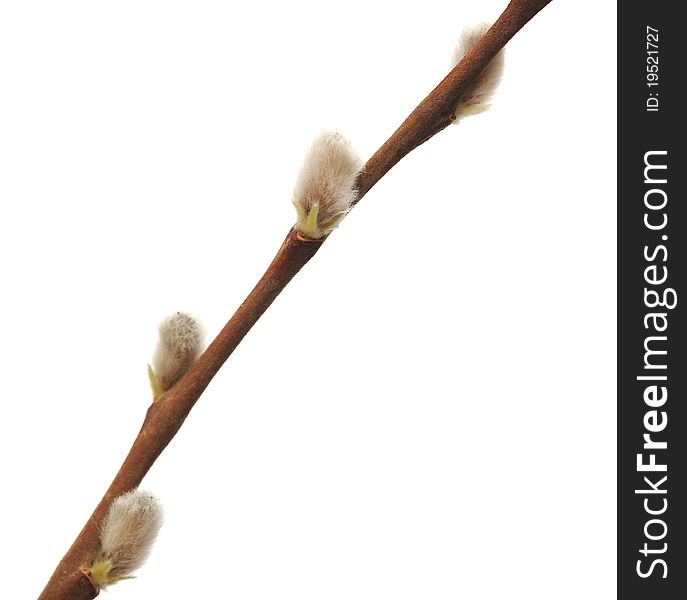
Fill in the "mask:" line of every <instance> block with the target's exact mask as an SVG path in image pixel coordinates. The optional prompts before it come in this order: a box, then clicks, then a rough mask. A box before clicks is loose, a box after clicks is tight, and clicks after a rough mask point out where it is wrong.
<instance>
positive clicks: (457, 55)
mask: <svg viewBox="0 0 687 600" xmlns="http://www.w3.org/2000/svg"><path fill="white" fill-rule="evenodd" d="M490 27H491V24H490V23H479V24H478V25H473V26H472V27H466V28H465V29H464V30H463V32H462V34H461V36H460V40H459V41H458V45H457V46H456V49H455V51H454V53H453V65H454V66H455V65H457V64H458V63H459V62H460V61H461V60H462V59H463V57H464V56H465V55H466V54H467V53H468V52H469V50H470V49H471V48H472V47H473V46H474V45H475V44H476V43H477V42H478V41H479V40H480V39H481V38H482V37H483V36H484V34H485V33H486V32H487V30H488V29H489V28H490ZM503 67H504V51H503V50H501V51H500V52H499V53H498V54H497V55H496V56H495V57H494V58H493V59H491V61H490V62H489V64H488V65H487V66H486V67H485V68H484V70H483V71H482V72H481V73H480V74H479V75H478V76H477V78H476V79H475V80H474V81H473V82H472V83H471V84H470V86H469V87H468V88H467V89H466V91H465V92H464V93H463V95H462V97H461V99H460V101H459V102H458V104H457V105H456V109H455V111H454V115H453V116H454V123H457V122H458V121H459V120H460V118H461V117H464V116H468V115H473V114H478V113H481V112H484V111H485V110H487V109H488V108H489V106H490V105H489V101H490V100H491V99H492V97H493V95H494V92H495V91H496V88H498V86H499V83H501V77H502V75H503Z"/></svg>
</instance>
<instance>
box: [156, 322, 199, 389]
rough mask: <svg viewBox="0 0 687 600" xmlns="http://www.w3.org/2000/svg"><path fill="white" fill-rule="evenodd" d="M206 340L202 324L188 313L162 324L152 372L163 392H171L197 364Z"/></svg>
mask: <svg viewBox="0 0 687 600" xmlns="http://www.w3.org/2000/svg"><path fill="white" fill-rule="evenodd" d="M203 337H204V336H203V329H202V327H201V325H200V323H199V322H198V321H197V320H196V319H194V318H193V317H192V316H190V315H188V314H186V313H182V312H177V313H174V314H173V315H171V316H169V317H167V318H166V319H165V320H164V321H163V322H162V323H161V324H160V339H159V341H158V344H157V348H156V349H155V354H154V355H153V371H154V372H155V376H156V377H157V380H158V382H159V383H160V386H161V387H162V389H163V390H168V389H170V388H171V387H172V386H173V385H174V384H175V383H176V382H177V381H179V379H181V377H182V375H183V374H184V373H186V371H188V369H189V367H190V366H191V365H192V364H193V363H194V362H195V361H196V359H197V358H198V356H199V355H200V353H201V350H202V343H203Z"/></svg>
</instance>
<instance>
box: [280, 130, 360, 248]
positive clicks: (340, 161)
mask: <svg viewBox="0 0 687 600" xmlns="http://www.w3.org/2000/svg"><path fill="white" fill-rule="evenodd" d="M361 166H362V161H361V160H360V157H359V156H358V154H357V153H356V151H355V149H354V148H353V146H352V145H351V143H350V142H349V141H348V140H347V139H346V138H345V137H344V136H343V135H341V134H340V133H333V132H325V133H322V134H321V135H319V136H318V137H317V138H316V139H315V141H314V142H313V144H312V146H311V147H310V150H309V151H308V153H307V154H306V156H305V159H304V161H303V166H302V167H301V170H300V172H299V174H298V179H297V180H296V185H295V188H294V192H293V204H294V206H295V207H296V212H297V214H298V220H297V221H296V226H295V227H296V230H298V231H299V232H300V233H301V234H302V235H304V236H305V237H307V238H311V239H321V238H323V237H325V236H327V235H329V234H330V233H331V232H332V231H333V230H334V228H335V227H336V226H337V225H338V224H339V223H340V222H341V220H342V219H343V218H344V217H345V216H346V215H347V214H348V212H349V211H350V210H351V207H352V206H353V204H354V203H355V200H356V198H357V190H356V189H355V179H356V177H357V175H358V172H359V171H360V168H361Z"/></svg>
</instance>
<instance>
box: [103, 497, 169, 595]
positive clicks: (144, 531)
mask: <svg viewBox="0 0 687 600" xmlns="http://www.w3.org/2000/svg"><path fill="white" fill-rule="evenodd" d="M162 521H163V516H162V505H161V504H160V501H159V500H158V499H157V498H156V497H155V496H153V495H152V494H150V493H148V492H144V491H142V490H138V489H135V490H132V491H130V492H127V493H126V494H123V495H121V496H119V497H118V498H116V499H115V500H114V502H113V503H112V505H111V506H110V510H109V512H108V513H107V517H105V520H104V521H103V524H102V526H101V529H100V553H99V556H98V558H97V559H96V560H95V561H94V562H93V564H92V565H91V574H92V576H93V579H94V581H95V583H96V584H97V585H98V586H99V587H106V586H107V585H111V584H113V583H116V582H117V581H120V580H122V579H127V578H129V577H131V574H132V573H133V572H134V571H136V569H138V568H139V567H140V566H141V565H142V564H143V563H144V562H145V560H146V558H148V555H149V554H150V549H151V548H152V546H153V543H154V542H155V538H156V537H157V534H158V532H159V531H160V527H161V526H162Z"/></svg>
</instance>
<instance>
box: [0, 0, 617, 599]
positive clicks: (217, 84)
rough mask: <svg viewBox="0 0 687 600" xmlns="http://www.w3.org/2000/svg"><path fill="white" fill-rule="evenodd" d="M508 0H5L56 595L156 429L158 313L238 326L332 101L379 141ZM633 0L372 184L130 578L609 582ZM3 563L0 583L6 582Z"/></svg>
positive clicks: (242, 356) (46, 545)
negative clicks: (91, 520) (236, 313)
mask: <svg viewBox="0 0 687 600" xmlns="http://www.w3.org/2000/svg"><path fill="white" fill-rule="evenodd" d="M505 4H506V2H505V0H499V1H489V2H486V1H482V0H480V1H477V0H474V1H471V2H467V1H460V2H459V1H457V2H443V1H442V2H438V1H432V0H424V1H422V2H408V3H398V2H395V3H392V2H377V3H370V2H364V1H357V0H355V1H350V0H349V1H347V2H343V3H338V4H330V3H323V2H304V1H291V2H288V3H287V2H255V3H240V4H236V3H228V2H170V1H165V2H151V1H140V0H137V1H136V2H128V1H120V2H108V3H105V2H85V1H84V2H59V3H58V2H11V1H10V2H3V3H2V4H1V5H0V86H1V93H0V202H1V203H2V213H1V223H0V253H1V256H0V283H1V285H2V295H1V296H0V309H1V315H2V344H1V346H0V365H1V366H0V369H1V378H2V379H1V380H2V405H3V406H2V413H1V414H2V417H1V422H0V457H1V459H0V460H1V461H2V463H1V467H2V471H1V472H2V488H3V494H2V496H1V500H0V502H1V503H2V507H1V511H0V532H1V534H0V535H1V537H2V543H1V544H0V564H2V572H3V577H2V579H3V583H2V586H3V588H4V589H2V590H0V595H2V597H6V598H13V599H15V598H16V599H18V598H33V597H35V596H37V595H38V593H39V592H40V590H41V589H42V587H43V585H44V583H45V582H46V580H47V578H48V577H49V575H50V574H51V572H52V570H53V568H54V567H55V565H56V563H57V561H58V560H59V558H60V557H61V556H62V554H63V553H64V552H65V551H66V549H67V548H68V546H69V544H70V543H71V541H72V540H73V538H74V536H75V535H76V533H77V532H78V531H79V529H80V528H81V526H82V524H83V522H84V521H85V519H86V518H87V516H88V515H89V514H90V512H91V510H92V508H93V507H94V506H95V504H96V503H97V501H98V500H99V498H100V496H101V495H102V493H103V492H104V490H105V488H106V486H107V485H108V483H109V481H110V480H111V478H112V477H113V475H114V474H115V472H116V470H117V469H118V467H119V465H120V463H121V460H122V459H123V458H124V455H125V453H126V451H127V450H128V448H129V445H130V443H131V441H132V440H133V438H134V436H135V434H136V432H137V431H138V428H139V426H140V423H141V422H142V418H143V415H144V412H145V409H146V407H147V405H148V402H149V401H150V395H149V390H148V384H147V379H146V368H145V367H146V363H147V362H148V361H149V360H150V356H151V353H152V349H153V346H154V344H155V340H156V326H157V323H158V322H159V320H160V319H161V318H162V317H164V316H165V315H166V314H168V313H170V312H172V311H175V310H178V309H180V310H187V311H191V312H193V313H194V314H196V315H197V316H198V317H200V318H201V319H202V320H203V321H204V323H205V324H206V327H207V330H208V332H209V333H210V334H214V333H216V332H217V331H218V330H219V328H220V327H221V326H222V325H223V324H224V322H225V321H226V319H227V318H228V317H229V316H230V315H231V313H232V312H233V310H234V309H235V308H236V306H238V304H239V303H240V302H241V301H242V300H243V298H244V296H245V295H246V293H247V292H248V291H249V290H250V289H251V287H252V286H253V284H254V283H255V282H256V281H257V278H258V277H259V275H260V274H261V273H262V271H263V269H264V267H265V266H266V265H267V264H268V263H269V261H270V260H271V257H272V256H273V254H274V252H275V251H276V249H277V248H278V246H279V244H280V242H281V240H282V238H283V236H284V235H285V234H286V233H287V231H288V229H289V227H290V226H291V225H292V223H293V221H294V211H293V208H292V206H291V205H290V191H291V188H292V186H293V181H294V178H295V175H296V172H297V169H298V166H299V164H300V161H301V158H302V156H303V154H304V153H305V151H306V149H307V147H308V146H309V144H310V142H311V140H312V138H313V137H314V136H315V135H316V134H317V133H318V132H319V131H320V130H322V129H338V130H340V131H341V132H343V133H344V134H345V135H347V136H348V137H349V138H350V139H351V140H352V141H353V143H354V144H355V145H356V147H357V148H358V149H359V151H360V154H361V155H362V157H363V158H367V157H369V156H370V155H371V154H372V153H373V152H374V151H375V150H376V148H377V147H378V146H379V145H380V144H381V143H382V142H383V141H384V140H385V139H386V138H387V137H388V136H389V135H390V134H391V133H392V132H393V130H394V129H395V128H396V127H397V126H398V125H399V124H400V122H401V121H402V120H403V119H404V118H405V116H406V115H407V114H408V113H409V112H410V110H411V109H412V108H413V107H414V106H415V105H416V104H417V103H418V102H419V101H420V100H421V99H422V98H423V97H424V96H425V95H426V94H427V93H428V92H429V91H430V90H431V89H432V88H433V87H434V86H435V85H436V84H437V83H438V82H439V81H440V80H441V79H442V78H443V77H444V75H445V74H446V72H447V71H448V68H449V59H450V55H451V52H452V49H453V44H454V42H455V40H456V39H457V37H458V35H459V33H460V30H461V29H462V27H463V26H465V25H468V24H471V23H474V22H476V21H482V20H494V19H495V18H496V17H497V16H498V14H499V12H500V10H501V9H502V8H503V7H504V6H505ZM615 44H616V40H615V6H614V4H613V3H599V2H592V1H578V2H563V1H562V0H556V1H554V2H553V3H552V4H551V5H550V6H549V7H547V8H546V9H544V11H543V12H542V13H541V14H540V15H538V16H537V17H535V19H534V20H533V21H532V23H530V24H529V25H528V26H527V27H526V28H525V29H524V30H523V31H522V32H521V33H520V34H518V35H517V36H516V38H515V39H514V40H513V41H512V42H511V43H510V44H509V45H508V54H507V68H506V72H505V77H504V81H503V83H502V86H501V88H500V93H499V94H498V96H497V98H496V99H495V102H494V105H493V108H492V109H491V110H490V111H489V112H487V113H486V114H484V115H479V116H475V117H471V118H469V119H466V120H465V121H463V122H462V123H461V124H460V125H458V126H455V127H451V128H449V129H448V130H446V131H444V132H442V133H441V134H440V135H439V136H437V137H436V138H435V139H433V140H431V141H430V142H429V143H427V144H425V145H424V146H422V147H421V148H419V149H418V150H417V151H415V152H413V153H412V154H411V155H409V156H408V157H406V158H405V159H404V160H403V161H402V162H401V163H400V164H399V165H397V166H396V167H395V168H394V169H393V170H392V172H390V173H389V174H388V175H387V176H386V177H384V179H383V180H382V181H381V182H380V183H379V184H378V185H377V186H376V187H375V188H374V189H373V190H372V191H371V192H370V193H369V195H368V196H367V197H365V199H364V200H363V202H362V203H361V204H360V205H359V206H358V207H357V208H356V209H355V210H354V211H353V213H352V214H351V215H350V217H349V218H347V219H346V220H345V222H344V223H343V224H342V226H341V227H340V228H339V230H338V231H336V232H335V234H334V235H333V236H332V237H331V238H330V239H329V240H328V241H327V243H326V244H325V246H324V247H323V248H322V250H321V251H320V252H319V254H318V255H317V256H316V257H315V259H313V261H312V263H311V264H309V265H308V266H307V267H306V268H305V269H304V271H303V272H302V273H301V274H299V275H298V277H297V278H296V280H294V281H293V282H292V284H291V285H290V286H289V287H288V289H287V290H286V291H285V292H284V293H283V294H282V296H281V297H280V298H279V299H278V300H277V302H276V303H275V305H274V306H273V307H272V308H271V309H270V310H269V311H268V313H267V314H266V315H265V316H264V318H262V319H261V320H260V322H259V323H258V324H257V325H256V327H255V328H254V330H253V331H252V332H251V333H250V334H249V335H248V337H247V338H246V339H245V341H244V343H242V344H241V346H240V347H239V349H238V350H237V351H236V352H235V354H234V355H233V356H232V357H231V359H230V360H229V362H228V363H227V365H226V366H225V368H224V369H222V371H221V373H220V374H219V376H218V377H217V378H216V380H215V381H214V382H213V383H212V384H211V386H210V387H209V389H208V390H207V392H206V394H205V395H204V396H203V397H202V399H201V400H200V401H199V403H198V405H197V406H196V407H195V408H194V410H193V412H192V413H191V415H190V417H189V418H188V420H187V422H186V424H185V425H184V427H183V428H182V429H181V431H180V433H179V434H178V436H177V437H176V438H175V439H174V441H173V442H172V444H171V445H170V446H169V448H168V449H167V450H166V451H165V453H164V454H163V456H162V457H161V458H160V460H158V462H157V463H156V465H155V466H154V468H153V470H152V471H151V472H150V474H149V476H148V477H147V478H146V480H145V482H144V485H143V487H144V488H145V489H149V490H151V491H153V492H154V493H156V494H157V495H158V496H159V497H160V498H161V499H162V500H163V502H164V505H165V509H166V523H165V526H164V528H163V530H162V533H161V535H160V538H159V541H158V544H157V546H156V548H155V550H154V552H153V554H152V556H151V558H150V560H149V562H148V563H147V564H146V566H145V567H144V568H143V569H141V571H140V572H139V576H138V578H137V579H135V580H133V581H128V582H124V583H121V584H119V585H117V586H115V587H113V588H111V590H110V591H109V592H108V594H107V598H109V599H110V600H117V599H119V598H122V599H127V600H136V599H149V598H227V599H243V600H249V599H250V600H259V599H270V600H273V599H275V598H284V599H286V598H297V599H298V600H307V599H311V598H312V599H317V600H322V599H327V600H335V599H347V600H348V599H351V598H356V599H357V600H368V599H369V600H381V599H384V598H388V599H392V598H393V599H394V600H403V599H409V600H410V599H413V600H419V599H423V600H424V599H431V600H448V599H456V598H466V599H467V598H469V599H470V600H478V599H499V598H504V597H508V598H527V599H540V598H541V599H547V600H548V599H550V598H556V599H558V600H560V599H567V598H571V599H573V598H574V599H578V598H593V599H595V598H599V599H606V598H611V597H613V596H614V595H615V535H616V525H615V423H614V417H615V401H616V398H615V279H616V278H615V242H616V236H615V202H616V199H615V133H616V132H615V127H616V125H615V101H616V97H615V96H616V92H615V52H616V50H615V47H616V46H615ZM8 586H9V589H8Z"/></svg>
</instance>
